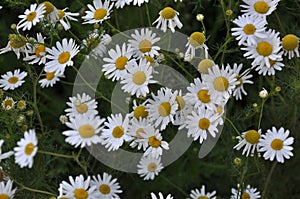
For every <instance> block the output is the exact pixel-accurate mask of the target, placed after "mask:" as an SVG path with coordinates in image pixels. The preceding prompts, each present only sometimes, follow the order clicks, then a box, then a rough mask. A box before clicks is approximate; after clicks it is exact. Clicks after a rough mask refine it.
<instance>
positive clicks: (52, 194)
mask: <svg viewBox="0 0 300 199" xmlns="http://www.w3.org/2000/svg"><path fill="white" fill-rule="evenodd" d="M20 189H24V190H27V191H31V192H35V193H41V194H45V195H50V196H56V194H54V193H51V192H48V191H43V190H39V189H33V188H30V187H26V186H24V185H21V188H20Z"/></svg>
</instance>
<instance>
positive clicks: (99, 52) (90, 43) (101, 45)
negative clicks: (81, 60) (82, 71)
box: [81, 29, 111, 59]
mask: <svg viewBox="0 0 300 199" xmlns="http://www.w3.org/2000/svg"><path fill="white" fill-rule="evenodd" d="M110 42H111V37H110V35H109V34H104V33H100V32H99V30H98V29H95V30H93V32H91V33H90V34H89V35H88V37H87V38H86V39H84V40H83V41H82V44H83V46H82V47H81V48H82V49H84V48H87V49H88V50H92V51H91V52H90V54H91V55H92V56H93V57H94V58H95V59H97V58H99V57H103V55H104V53H106V51H107V50H106V46H107V45H109V43H110ZM87 58H88V59H89V55H88V56H87Z"/></svg>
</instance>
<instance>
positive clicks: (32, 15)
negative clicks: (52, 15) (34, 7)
mask: <svg viewBox="0 0 300 199" xmlns="http://www.w3.org/2000/svg"><path fill="white" fill-rule="evenodd" d="M35 17H36V12H31V13H29V14H28V15H27V17H26V19H27V21H33V20H34V19H35Z"/></svg>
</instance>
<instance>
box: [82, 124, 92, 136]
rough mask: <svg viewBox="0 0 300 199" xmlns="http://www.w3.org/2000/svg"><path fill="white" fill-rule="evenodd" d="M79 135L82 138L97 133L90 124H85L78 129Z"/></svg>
mask: <svg viewBox="0 0 300 199" xmlns="http://www.w3.org/2000/svg"><path fill="white" fill-rule="evenodd" d="M78 132H79V135H80V137H82V138H91V137H93V136H94V135H95V129H94V127H93V126H91V125H89V124H84V125H82V126H80V127H79V129H78Z"/></svg>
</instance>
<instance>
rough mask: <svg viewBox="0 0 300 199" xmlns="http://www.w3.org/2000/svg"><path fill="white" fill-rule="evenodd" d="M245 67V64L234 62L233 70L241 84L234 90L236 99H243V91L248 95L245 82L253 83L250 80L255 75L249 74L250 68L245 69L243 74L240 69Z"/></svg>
mask: <svg viewBox="0 0 300 199" xmlns="http://www.w3.org/2000/svg"><path fill="white" fill-rule="evenodd" d="M242 67H243V64H239V65H237V64H236V63H234V64H233V69H232V70H233V72H234V73H235V75H236V79H237V81H238V83H239V84H237V85H236V87H235V89H234V91H233V94H232V95H233V97H235V99H236V100H239V99H240V100H241V99H242V93H243V94H244V95H247V92H246V91H245V89H244V84H253V81H251V80H249V79H250V78H252V77H253V75H251V74H249V75H248V73H249V70H245V71H244V72H243V73H242V74H240V71H241V69H242Z"/></svg>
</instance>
